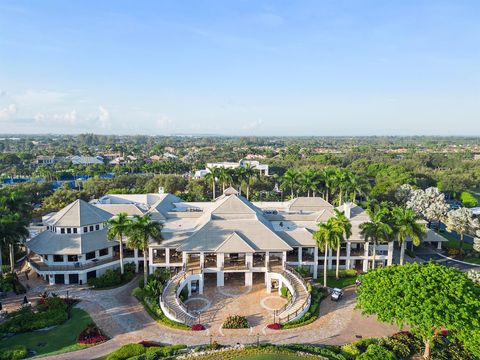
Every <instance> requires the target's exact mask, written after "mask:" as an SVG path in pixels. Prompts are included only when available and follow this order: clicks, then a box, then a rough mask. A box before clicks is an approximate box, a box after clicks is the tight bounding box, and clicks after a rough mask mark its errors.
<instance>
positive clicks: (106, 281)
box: [88, 263, 135, 289]
mask: <svg viewBox="0 0 480 360" xmlns="http://www.w3.org/2000/svg"><path fill="white" fill-rule="evenodd" d="M123 270H124V272H123V275H122V274H121V272H120V269H119V268H118V269H108V270H107V271H105V273H104V274H103V275H102V276H99V277H97V278H92V279H88V285H91V286H94V287H95V288H97V289H102V288H107V287H112V286H118V285H122V284H125V283H127V282H129V281H130V280H132V279H133V277H134V276H135V264H134V263H127V264H125V265H124V267H123Z"/></svg>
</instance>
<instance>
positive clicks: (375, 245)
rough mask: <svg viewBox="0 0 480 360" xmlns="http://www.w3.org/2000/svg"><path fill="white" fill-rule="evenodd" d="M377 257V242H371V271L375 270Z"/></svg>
mask: <svg viewBox="0 0 480 360" xmlns="http://www.w3.org/2000/svg"><path fill="white" fill-rule="evenodd" d="M376 255H377V242H376V241H374V242H373V261H372V269H375V256H376Z"/></svg>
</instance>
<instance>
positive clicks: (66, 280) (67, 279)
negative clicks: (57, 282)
mask: <svg viewBox="0 0 480 360" xmlns="http://www.w3.org/2000/svg"><path fill="white" fill-rule="evenodd" d="M63 279H64V280H63V283H64V284H65V285H69V284H70V275H69V274H64V275H63Z"/></svg>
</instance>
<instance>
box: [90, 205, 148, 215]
mask: <svg viewBox="0 0 480 360" xmlns="http://www.w3.org/2000/svg"><path fill="white" fill-rule="evenodd" d="M95 207H97V208H99V209H102V210H105V211H106V212H108V213H110V214H111V215H118V214H120V213H125V214H127V215H128V216H133V215H140V216H141V215H143V214H144V211H142V209H140V208H139V207H138V206H137V205H135V204H95Z"/></svg>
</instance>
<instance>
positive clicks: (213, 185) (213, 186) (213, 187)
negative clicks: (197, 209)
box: [212, 180, 215, 200]
mask: <svg viewBox="0 0 480 360" xmlns="http://www.w3.org/2000/svg"><path fill="white" fill-rule="evenodd" d="M212 189H213V200H215V180H213V181H212Z"/></svg>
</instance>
